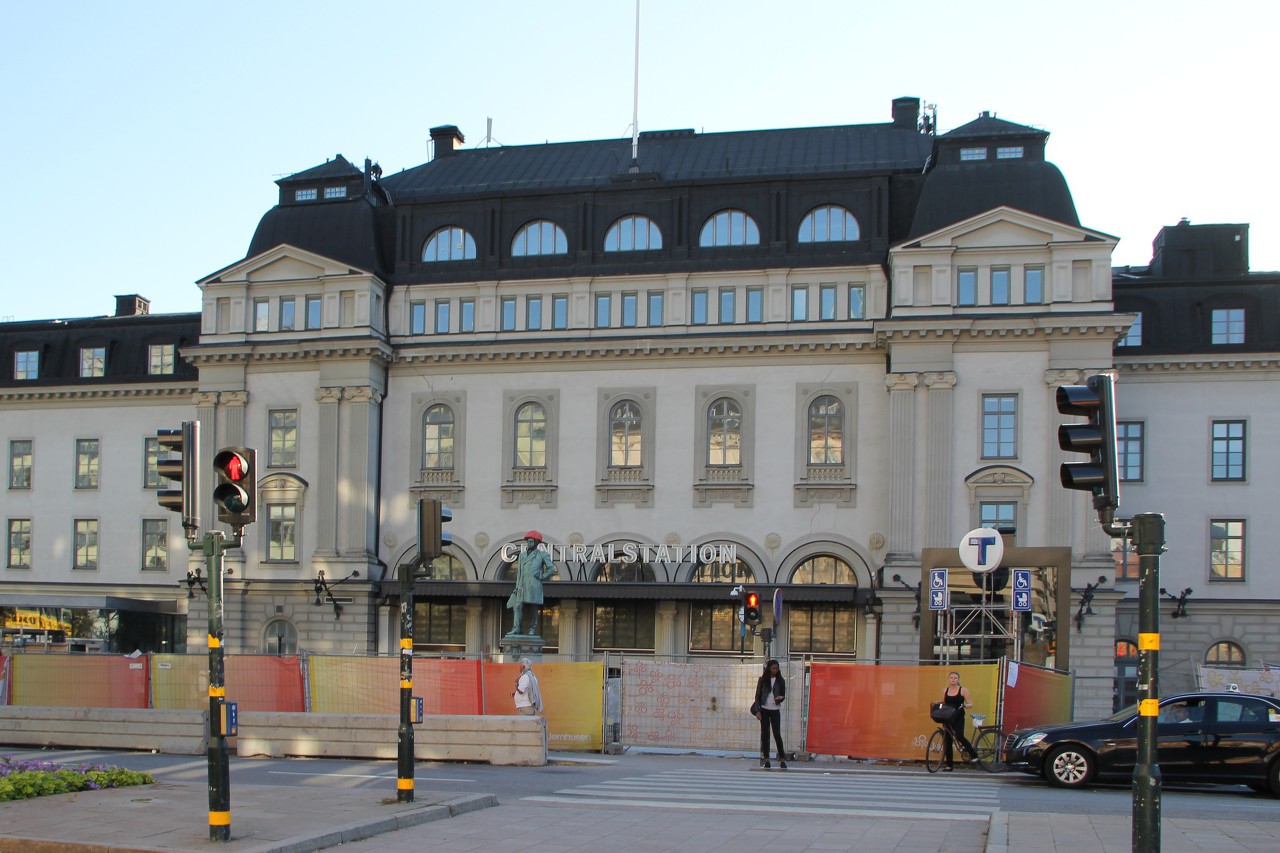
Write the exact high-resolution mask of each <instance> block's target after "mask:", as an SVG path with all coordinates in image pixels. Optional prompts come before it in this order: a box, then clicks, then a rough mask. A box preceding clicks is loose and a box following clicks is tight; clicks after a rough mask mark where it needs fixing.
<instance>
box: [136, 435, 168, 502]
mask: <svg viewBox="0 0 1280 853" xmlns="http://www.w3.org/2000/svg"><path fill="white" fill-rule="evenodd" d="M168 457H169V451H168V450H166V449H164V448H163V447H161V446H160V440H159V439H157V438H154V437H151V436H148V437H147V438H144V439H143V440H142V488H144V489H158V488H160V487H161V486H162V485H163V483H164V482H165V481H164V480H163V478H161V476H160V473H159V471H157V470H156V468H157V465H158V464H159V462H160V460H161V459H167V458H168Z"/></svg>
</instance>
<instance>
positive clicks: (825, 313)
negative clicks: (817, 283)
mask: <svg viewBox="0 0 1280 853" xmlns="http://www.w3.org/2000/svg"><path fill="white" fill-rule="evenodd" d="M818 316H819V317H820V318H821V319H823V320H834V319H836V286H835V285H834V284H824V285H822V286H821V287H819V288H818Z"/></svg>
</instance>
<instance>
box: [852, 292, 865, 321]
mask: <svg viewBox="0 0 1280 853" xmlns="http://www.w3.org/2000/svg"><path fill="white" fill-rule="evenodd" d="M849 319H850V320H865V319H867V288H866V285H862V284H851V285H849Z"/></svg>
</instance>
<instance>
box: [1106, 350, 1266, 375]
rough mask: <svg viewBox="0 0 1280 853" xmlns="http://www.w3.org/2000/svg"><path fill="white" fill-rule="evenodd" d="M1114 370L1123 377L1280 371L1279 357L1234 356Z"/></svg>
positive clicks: (1119, 365)
mask: <svg viewBox="0 0 1280 853" xmlns="http://www.w3.org/2000/svg"><path fill="white" fill-rule="evenodd" d="M1115 369H1116V370H1117V371H1118V372H1120V373H1123V374H1129V375H1138V374H1144V373H1145V374H1160V373H1164V374H1173V373H1220V372H1226V371H1248V372H1257V373H1261V372H1268V373H1270V372H1275V371H1280V356H1276V355H1256V356H1250V355H1243V354H1241V355H1235V356H1230V357H1225V358H1222V357H1219V358H1205V357H1195V356H1189V357H1176V356H1170V357H1169V358H1167V359H1161V360H1158V361H1157V360H1152V361H1135V360H1127V361H1120V360H1117V361H1116V363H1115Z"/></svg>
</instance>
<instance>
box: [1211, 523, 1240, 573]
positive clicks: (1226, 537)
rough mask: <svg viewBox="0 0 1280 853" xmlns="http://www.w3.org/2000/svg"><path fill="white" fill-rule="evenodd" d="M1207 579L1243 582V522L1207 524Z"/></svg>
mask: <svg viewBox="0 0 1280 853" xmlns="http://www.w3.org/2000/svg"><path fill="white" fill-rule="evenodd" d="M1209 579H1210V580H1244V522H1243V521H1221V520H1218V521H1211V522H1209Z"/></svg>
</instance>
